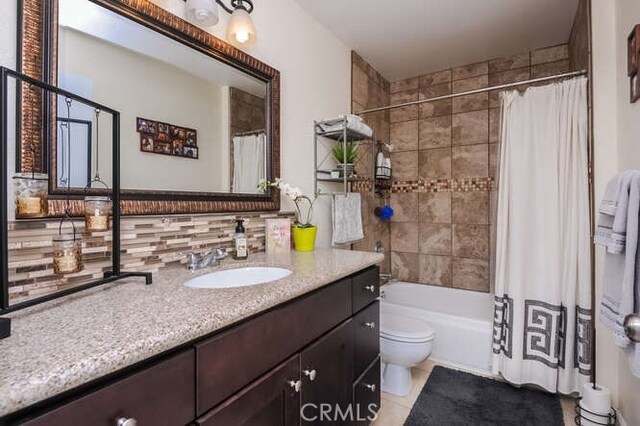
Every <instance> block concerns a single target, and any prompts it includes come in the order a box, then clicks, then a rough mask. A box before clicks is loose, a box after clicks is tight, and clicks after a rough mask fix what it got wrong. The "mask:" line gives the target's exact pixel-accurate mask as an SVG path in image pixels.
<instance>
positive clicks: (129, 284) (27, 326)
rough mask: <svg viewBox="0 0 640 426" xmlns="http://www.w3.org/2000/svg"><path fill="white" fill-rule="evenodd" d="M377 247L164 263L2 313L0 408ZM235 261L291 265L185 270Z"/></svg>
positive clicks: (340, 270)
mask: <svg viewBox="0 0 640 426" xmlns="http://www.w3.org/2000/svg"><path fill="white" fill-rule="evenodd" d="M383 259H384V257H383V256H382V255H381V254H377V253H365V252H356V251H347V250H335V249H322V250H316V251H315V252H308V253H300V252H291V253H288V254H285V255H277V256H267V255H265V254H264V253H261V254H253V255H250V256H249V259H248V260H247V261H235V260H224V261H223V262H222V264H221V266H219V267H213V268H207V269H204V270H200V271H197V272H195V273H192V272H189V271H187V270H186V269H185V268H184V267H180V268H179V267H173V268H167V269H164V270H162V271H161V272H158V273H155V274H154V277H153V278H154V282H153V284H152V285H149V286H147V285H145V284H144V280H143V279H141V278H130V279H126V280H122V281H120V282H116V283H112V284H108V285H105V286H101V287H98V288H95V289H92V290H88V291H85V292H80V293H76V294H75V295H71V296H68V297H66V298H63V299H60V300H56V301H52V302H48V303H45V304H42V305H38V306H35V307H32V308H29V309H25V310H23V311H19V312H15V313H13V314H11V315H9V316H10V317H11V318H12V324H11V325H12V330H11V337H9V338H7V339H4V340H0V416H4V415H6V414H9V413H11V412H14V411H17V410H19V409H21V408H24V407H27V406H29V405H32V404H34V403H37V402H39V401H42V400H45V399H47V398H49V397H52V396H54V395H57V394H59V393H61V392H64V391H66V390H69V389H72V388H75V387H77V386H80V385H82V384H84V383H87V382H90V381H92V380H94V379H97V378H99V377H102V376H104V375H107V374H109V373H112V372H114V371H118V370H120V369H122V368H125V367H128V366H131V365H134V364H136V363H138V362H140V361H143V360H145V359H147V358H150V357H152V356H154V355H158V354H161V353H163V352H165V351H167V350H170V349H172V348H174V347H176V346H179V345H181V344H184V343H187V342H190V341H193V340H195V339H198V338H200V337H203V336H206V335H208V334H210V333H212V332H214V331H216V330H219V329H221V328H223V327H225V326H228V325H230V324H233V323H235V322H237V321H240V320H242V319H244V318H247V317H249V316H252V315H254V314H257V313H260V312H262V311H265V310H267V309H269V308H272V307H274V306H276V305H279V304H281V303H284V302H286V301H288V300H291V299H293V298H296V297H298V296H301V295H303V294H305V293H307V292H309V291H312V290H314V289H317V288H319V287H322V286H324V285H326V284H329V283H331V282H334V281H336V280H339V279H340V278H343V277H346V276H348V275H350V274H352V273H355V272H357V271H359V270H362V269H364V268H366V267H368V266H372V265H375V264H377V263H380V262H381V261H382V260H383ZM242 266H279V267H284V268H289V269H291V270H292V271H293V273H292V274H291V275H289V276H288V277H286V278H283V279H280V280H278V281H274V282H272V283H268V284H262V285H255V286H250V287H239V288H231V289H192V288H187V287H185V286H183V285H182V283H183V282H184V281H185V280H187V279H188V278H190V277H193V276H197V275H202V274H207V273H210V272H213V271H216V270H220V269H228V268H237V267H242Z"/></svg>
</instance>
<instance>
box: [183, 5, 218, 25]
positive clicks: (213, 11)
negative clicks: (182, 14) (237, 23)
mask: <svg viewBox="0 0 640 426" xmlns="http://www.w3.org/2000/svg"><path fill="white" fill-rule="evenodd" d="M187 19H188V20H189V21H191V22H193V23H194V24H197V25H201V26H203V27H211V26H213V25H216V24H217V23H218V21H219V20H220V18H219V15H218V5H217V4H216V2H215V0H188V1H187Z"/></svg>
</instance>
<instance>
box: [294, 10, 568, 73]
mask: <svg viewBox="0 0 640 426" xmlns="http://www.w3.org/2000/svg"><path fill="white" fill-rule="evenodd" d="M296 1H297V2H298V4H300V5H301V6H302V7H303V8H304V9H305V10H306V11H307V12H308V13H309V14H310V15H311V16H313V17H314V18H315V19H316V20H317V21H319V22H320V23H321V24H322V25H324V26H325V27H326V28H327V29H329V30H330V31H331V32H332V33H333V34H335V35H336V36H337V37H338V38H339V39H340V40H342V41H343V42H344V43H345V44H346V45H347V46H348V47H350V48H351V49H354V50H355V51H357V52H358V53H359V54H360V55H361V56H362V57H363V58H364V59H365V60H366V61H367V62H369V63H370V64H371V65H373V67H374V68H375V69H376V70H378V71H379V72H380V73H381V74H382V75H383V76H384V77H385V78H387V79H388V80H389V81H397V80H402V79H405V78H409V77H415V76H417V75H420V74H425V73H428V72H432V71H438V70H442V69H446V68H451V67H455V66H460V65H465V64H470V63H474V62H479V61H483V60H487V59H490V58H498V57H503V56H510V55H515V54H518V53H522V52H524V51H527V50H532V49H537V48H541V47H546V46H551V45H555V44H561V43H566V42H567V40H568V39H569V33H570V31H571V24H572V22H573V17H574V15H575V12H576V10H577V7H578V0H395V1H393V0H296Z"/></svg>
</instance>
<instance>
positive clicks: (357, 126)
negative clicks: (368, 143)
mask: <svg viewBox="0 0 640 426" xmlns="http://www.w3.org/2000/svg"><path fill="white" fill-rule="evenodd" d="M345 118H346V119H347V129H350V130H353V131H354V132H358V133H360V134H361V135H364V136H366V137H369V138H370V137H371V136H373V129H372V128H371V127H369V126H367V125H366V124H365V122H364V121H362V117H360V116H357V115H355V114H346V115H340V116H338V117H336V118H330V119H326V120H323V123H324V124H323V125H322V126H320V127H321V128H322V130H323V131H325V132H334V131H338V130H342V129H343V128H344V119H345Z"/></svg>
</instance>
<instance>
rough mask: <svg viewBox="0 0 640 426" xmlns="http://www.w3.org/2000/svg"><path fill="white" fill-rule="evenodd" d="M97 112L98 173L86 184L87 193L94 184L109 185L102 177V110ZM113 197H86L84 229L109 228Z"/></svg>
mask: <svg viewBox="0 0 640 426" xmlns="http://www.w3.org/2000/svg"><path fill="white" fill-rule="evenodd" d="M95 114H96V174H95V176H94V177H93V179H92V180H91V182H89V184H88V185H87V186H86V188H85V189H84V190H85V193H86V192H87V191H88V190H89V189H91V186H92V184H94V183H98V184H100V185H102V186H104V187H105V188H107V189H109V186H108V185H107V184H106V183H105V182H104V181H103V180H102V179H100V169H99V167H100V110H99V109H96V110H95ZM111 207H112V205H111V198H110V197H107V196H91V195H86V196H85V197H84V229H85V231H87V232H100V231H108V230H109V223H110V222H109V217H110V216H111Z"/></svg>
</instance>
